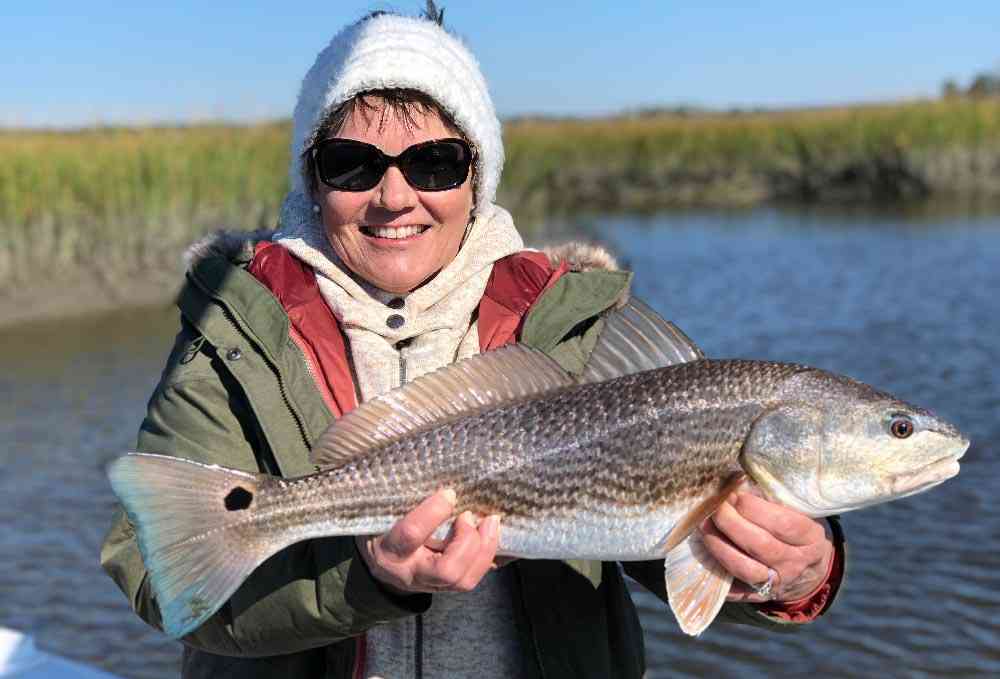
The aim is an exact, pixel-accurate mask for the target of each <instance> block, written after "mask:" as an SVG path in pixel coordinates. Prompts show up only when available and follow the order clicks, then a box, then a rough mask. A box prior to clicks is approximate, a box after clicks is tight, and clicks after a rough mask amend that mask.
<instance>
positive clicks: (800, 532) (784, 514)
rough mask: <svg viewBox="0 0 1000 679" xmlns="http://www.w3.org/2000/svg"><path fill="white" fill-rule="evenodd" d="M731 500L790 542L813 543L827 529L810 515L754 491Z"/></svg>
mask: <svg viewBox="0 0 1000 679" xmlns="http://www.w3.org/2000/svg"><path fill="white" fill-rule="evenodd" d="M729 502H730V503H732V506H733V507H735V508H736V511H737V512H739V514H740V516H742V517H743V518H745V519H747V520H748V521H751V522H753V523H754V524H756V525H757V526H760V527H761V528H762V529H764V530H765V531H767V532H768V533H770V534H771V535H773V536H774V537H776V538H777V539H778V540H781V541H782V542H784V543H786V544H789V545H796V546H803V545H809V544H813V543H815V542H816V541H817V539H819V537H820V535H819V534H820V533H822V532H823V527H822V526H820V525H819V524H817V523H816V522H815V521H813V520H812V519H811V518H809V517H808V516H806V515H804V514H800V513H799V512H797V511H795V510H794V509H789V508H788V507H783V506H782V505H779V504H775V503H773V502H768V501H767V500H765V499H763V498H760V497H757V496H756V495H751V494H750V493H737V494H736V495H734V496H732V497H730V498H729Z"/></svg>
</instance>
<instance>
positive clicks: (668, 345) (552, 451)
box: [108, 300, 969, 638]
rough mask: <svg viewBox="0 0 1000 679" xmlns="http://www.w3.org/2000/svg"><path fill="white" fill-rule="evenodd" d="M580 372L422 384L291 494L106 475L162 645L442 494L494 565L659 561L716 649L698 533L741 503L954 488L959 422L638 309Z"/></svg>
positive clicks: (482, 374) (320, 453)
mask: <svg viewBox="0 0 1000 679" xmlns="http://www.w3.org/2000/svg"><path fill="white" fill-rule="evenodd" d="M599 322H601V323H603V328H602V329H601V332H600V335H599V338H598V340H597V343H596V345H595V347H594V349H593V351H592V353H591V356H590V360H589V361H588V364H587V367H586V368H585V369H584V371H583V372H582V373H581V374H579V375H576V374H572V373H569V372H566V371H565V370H563V369H562V368H561V367H560V366H559V364H557V363H556V362H555V361H554V360H553V359H552V358H550V357H549V356H548V355H547V354H545V353H543V352H541V351H539V350H537V349H533V348H529V347H527V346H524V345H521V344H514V345H509V346H507V347H503V348H500V349H497V350H495V351H491V352H488V353H485V354H480V355H477V356H473V357H471V358H469V359H465V360H463V361H459V362H457V363H455V364H452V365H450V366H447V367H445V368H442V369H440V370H438V371H436V372H433V373H430V374H428V375H425V376H422V377H418V378H417V379H415V380H413V381H412V382H409V383H407V384H406V385H404V386H402V387H400V388H398V389H395V390H392V391H390V392H388V393H386V394H384V395H382V396H380V397H378V398H375V399H372V400H370V401H368V402H366V403H364V404H362V405H360V406H359V407H358V408H356V409H355V410H354V411H352V412H350V413H348V414H346V415H345V416H343V417H342V418H340V419H339V420H337V421H335V422H334V423H333V424H332V425H331V426H330V427H329V429H328V430H326V431H325V432H324V433H323V434H322V435H321V436H320V437H319V438H318V439H317V441H316V442H315V443H314V446H313V448H312V451H311V462H312V463H313V464H314V466H315V469H316V471H315V473H312V474H308V475H304V476H300V477H295V478H281V477H277V476H272V475H268V474H264V473H256V472H249V471H244V470H237V469H228V468H225V467H221V466H218V465H209V464H202V463H199V462H193V461H188V460H183V459H180V458H176V457H171V456H164V455H156V454H150V453H129V454H126V455H124V456H122V457H120V458H118V459H116V460H115V461H114V462H112V464H111V465H110V466H109V468H108V476H109V479H110V482H111V486H112V488H113V489H114V492H115V493H116V495H117V496H118V498H119V499H120V501H121V504H122V506H123V507H124V509H125V511H126V513H127V516H128V520H129V521H130V522H131V524H132V526H133V527H134V529H135V533H136V536H137V540H138V544H139V549H140V552H141V554H142V559H143V563H144V564H145V566H146V568H147V570H148V572H149V580H150V584H151V587H152V590H153V593H154V595H155V597H156V600H157V603H158V605H159V607H160V611H161V614H162V624H163V629H164V631H165V632H166V633H167V634H168V635H170V636H171V637H174V638H180V637H183V636H184V635H186V634H188V633H190V632H191V631H193V630H195V629H196V628H197V627H198V626H199V625H201V624H202V623H203V622H204V621H205V620H206V619H208V618H209V617H210V616H211V615H212V614H213V613H215V612H216V611H217V610H218V609H219V608H220V607H221V606H222V605H223V604H224V603H225V602H226V601H227V600H228V599H229V598H230V597H231V596H232V594H233V593H234V592H235V591H236V589H237V588H238V587H239V586H240V584H241V583H242V582H243V581H245V580H246V579H247V578H248V577H249V576H250V574H251V573H252V572H253V570H254V569H255V568H257V567H258V566H259V565H260V564H261V563H263V562H264V560H266V559H267V558H268V557H269V556H271V555H273V554H275V553H277V552H278V551H280V550H281V549H283V548H285V547H287V546H289V545H292V544H295V543H297V542H300V541H303V540H310V539H315V538H321V537H330V536H337V535H371V534H380V533H384V532H386V531H387V530H388V529H389V528H390V527H391V526H392V525H393V524H394V523H396V522H397V521H398V520H399V519H400V518H401V517H402V516H404V515H405V514H406V513H407V512H408V511H410V510H411V509H412V508H413V507H415V506H416V505H417V504H418V503H419V502H421V501H422V500H423V499H424V498H426V497H428V496H429V495H431V494H433V493H434V492H436V491H438V490H440V489H444V488H450V489H452V490H454V492H455V495H456V498H457V503H456V506H455V513H454V516H453V518H452V519H451V521H449V522H446V524H445V525H443V526H442V527H441V528H439V530H438V532H437V537H439V538H443V537H445V536H446V535H447V533H448V531H449V530H450V524H451V522H453V521H454V518H455V517H458V516H459V515H460V514H461V513H463V512H465V511H471V512H474V513H475V514H478V515H482V516H486V515H491V514H497V515H499V516H500V517H501V523H500V536H499V547H498V550H497V554H498V555H500V556H508V557H516V558H526V559H567V560H569V559H593V560H602V561H639V560H641V561H645V560H652V559H663V560H664V580H665V584H666V590H667V594H668V601H669V605H670V608H671V610H672V611H673V613H674V615H675V617H676V618H677V621H678V623H679V624H680V627H681V629H682V630H683V631H684V632H686V633H687V634H690V635H699V634H701V633H702V632H703V631H704V630H705V629H706V628H707V627H708V625H709V624H710V623H711V622H712V620H713V619H714V618H715V617H716V615H717V614H718V612H719V610H720V609H721V607H722V605H723V603H724V602H725V600H726V595H727V594H728V592H729V591H730V587H731V585H732V576H731V575H730V574H729V573H727V572H726V571H725V569H723V568H722V566H721V565H720V564H719V563H718V562H716V561H715V560H714V559H713V557H712V556H711V554H710V553H709V552H708V550H707V549H706V548H705V546H704V542H703V540H702V537H703V536H702V534H701V531H700V529H699V526H700V525H701V523H702V522H703V521H704V520H705V519H706V518H708V517H710V516H711V515H712V514H713V513H714V512H715V510H716V509H718V507H719V506H720V505H721V504H722V503H723V502H724V501H725V499H726V497H727V496H728V495H729V494H730V493H732V492H733V491H734V490H735V489H737V488H741V487H755V489H756V490H757V492H760V494H762V495H763V496H764V497H765V498H767V499H769V500H772V501H775V502H778V503H780V504H782V505H785V506H787V507H791V508H793V509H796V510H798V511H799V512H802V513H804V514H806V515H808V516H811V517H824V516H829V515H832V514H840V513H843V512H845V511H850V510H855V509H861V508H863V507H868V506H871V505H874V504H878V503H881V502H887V501H890V500H894V499H898V498H902V497H906V496H908V495H912V494H914V493H919V492H922V491H925V490H927V489H929V488H931V487H933V486H936V485H938V484H940V483H942V482H943V481H945V480H947V479H949V478H952V477H954V476H955V475H956V474H958V472H959V462H958V460H959V459H960V458H961V457H962V455H963V454H964V453H965V451H966V450H967V449H968V447H969V440H968V439H967V438H966V437H965V436H963V435H962V434H961V433H960V432H959V430H958V429H957V428H956V427H955V426H954V425H952V424H950V423H949V422H946V421H945V420H943V419H941V418H939V417H938V416H936V415H934V414H933V413H931V412H930V411H928V410H925V409H923V408H920V407H917V406H914V405H910V404H908V403H906V402H904V401H902V400H900V399H898V398H896V397H894V396H892V395H890V394H888V393H885V392H882V391H879V390H877V389H875V388H873V387H870V386H868V385H866V384H864V383H862V382H859V381H856V380H854V379H851V378H849V377H846V376H843V375H838V374H834V373H831V372H827V371H825V370H821V369H817V368H813V367H809V366H806V365H801V364H796V363H781V362H772V361H760V360H746V359H712V358H706V357H705V356H704V354H703V353H702V351H701V350H700V349H699V348H698V347H697V345H695V344H694V343H693V342H692V341H691V340H690V339H689V338H688V337H687V336H686V335H685V334H684V333H683V332H682V331H681V330H680V329H679V328H677V327H676V326H675V325H674V324H672V323H670V322H668V321H665V320H664V319H662V318H660V317H659V316H658V315H657V314H656V313H655V312H653V311H652V310H651V309H649V307H647V306H646V305H644V304H643V303H641V302H639V301H638V300H632V301H630V302H628V303H627V304H626V305H625V306H624V307H622V308H620V309H618V310H615V311H613V312H611V313H609V314H608V315H606V316H605V317H604V318H603V319H602V320H601V321H599Z"/></svg>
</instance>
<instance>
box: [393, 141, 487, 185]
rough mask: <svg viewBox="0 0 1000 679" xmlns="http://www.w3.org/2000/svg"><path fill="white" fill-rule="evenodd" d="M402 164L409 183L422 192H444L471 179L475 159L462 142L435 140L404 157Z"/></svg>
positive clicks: (416, 148)
mask: <svg viewBox="0 0 1000 679" xmlns="http://www.w3.org/2000/svg"><path fill="white" fill-rule="evenodd" d="M404 155H405V156H406V157H405V158H404V159H401V163H400V165H401V166H402V167H401V169H402V170H403V173H404V174H405V175H406V178H407V180H409V182H410V183H411V184H412V185H413V186H414V187H415V188H418V189H420V190H422V191H443V190H445V189H453V188H455V187H456V186H459V185H460V184H462V182H464V181H465V178H466V177H468V176H469V164H470V163H471V160H472V157H471V153H470V152H469V147H468V146H466V145H465V144H464V143H462V142H460V141H436V142H432V143H429V144H425V145H423V146H417V147H414V148H412V149H410V150H409V151H407V152H406V153H405V154H404Z"/></svg>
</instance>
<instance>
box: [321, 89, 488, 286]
mask: <svg viewBox="0 0 1000 679" xmlns="http://www.w3.org/2000/svg"><path fill="white" fill-rule="evenodd" d="M372 103H374V104H376V105H377V102H374V101H373V102H372ZM363 109H365V107H363V106H355V107H354V110H353V112H352V114H351V115H350V116H349V117H348V118H347V119H346V120H345V122H344V125H343V127H342V128H341V129H340V131H339V132H338V133H337V137H339V138H342V139H355V140H357V141H363V142H366V143H368V144H373V145H375V146H377V147H378V148H379V149H381V150H382V152H383V153H386V154H388V155H390V156H396V155H399V154H400V153H402V152H403V150H404V149H406V148H407V147H409V146H412V145H414V144H419V143H420V142H423V141H428V140H430V139H442V138H448V137H456V136H459V135H457V134H456V132H455V131H454V130H452V129H449V128H448V127H447V126H446V125H445V124H444V122H443V121H442V120H441V118H440V116H438V114H437V113H435V112H433V111H428V112H427V113H421V112H420V111H419V110H414V111H413V123H414V124H411V125H407V123H406V121H404V120H400V119H399V117H398V116H396V115H395V114H393V112H392V111H391V110H390V111H386V112H385V116H384V118H383V115H382V111H381V110H377V111H369V110H363ZM317 184H318V187H319V188H318V191H319V194H318V196H317V198H318V199H319V200H318V202H319V204H320V207H321V209H322V217H323V225H324V226H325V228H326V233H327V237H328V238H329V239H330V243H331V244H332V245H333V249H334V250H335V251H336V253H337V256H339V257H340V259H341V260H342V261H343V262H344V264H346V265H347V267H348V268H349V269H350V270H351V271H352V272H353V273H354V274H355V275H356V276H358V277H360V278H362V279H364V280H366V281H368V282H369V283H371V284H373V285H375V286H376V287H378V288H381V289H382V290H386V291H388V292H394V293H398V294H403V293H407V292H409V291H411V290H413V289H414V288H417V287H419V286H420V285H421V284H423V283H425V282H426V281H427V280H428V279H429V278H431V277H432V276H433V275H434V274H436V273H437V272H438V271H440V270H441V269H442V268H443V267H444V266H445V265H447V264H448V263H449V262H450V261H451V260H452V259H454V258H455V255H456V254H457V253H458V248H459V246H461V244H462V238H463V236H464V235H465V227H466V226H467V225H468V223H469V215H470V213H471V211H472V173H471V172H470V173H469V177H468V178H466V180H465V183H464V184H462V185H461V186H459V187H458V188H455V189H450V190H448V191H418V190H416V189H414V188H413V187H412V186H410V185H409V184H408V183H407V182H406V179H404V178H403V175H402V173H401V172H400V171H399V168H398V167H395V166H391V167H389V169H388V170H386V173H385V175H384V176H383V177H382V181H381V182H379V183H378V184H377V185H376V186H375V187H374V188H373V189H371V190H369V191H359V192H352V191H337V190H334V189H331V188H329V187H328V186H326V185H325V184H323V183H322V182H317Z"/></svg>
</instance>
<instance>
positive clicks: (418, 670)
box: [413, 613, 424, 679]
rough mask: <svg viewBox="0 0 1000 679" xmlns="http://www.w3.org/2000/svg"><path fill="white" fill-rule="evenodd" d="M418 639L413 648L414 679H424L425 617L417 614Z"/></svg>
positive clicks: (415, 640)
mask: <svg viewBox="0 0 1000 679" xmlns="http://www.w3.org/2000/svg"><path fill="white" fill-rule="evenodd" d="M415 624H416V635H415V636H416V638H415V639H414V646H413V676H414V679H424V615H423V613H417V619H416V621H415Z"/></svg>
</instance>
